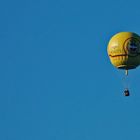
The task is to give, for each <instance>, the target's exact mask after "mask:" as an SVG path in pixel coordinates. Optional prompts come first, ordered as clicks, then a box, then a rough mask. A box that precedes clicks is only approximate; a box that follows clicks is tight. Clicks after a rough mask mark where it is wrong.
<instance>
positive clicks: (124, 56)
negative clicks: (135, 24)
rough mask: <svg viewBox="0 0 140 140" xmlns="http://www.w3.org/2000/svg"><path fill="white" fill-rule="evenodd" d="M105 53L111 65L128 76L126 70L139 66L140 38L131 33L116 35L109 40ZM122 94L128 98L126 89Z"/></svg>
mask: <svg viewBox="0 0 140 140" xmlns="http://www.w3.org/2000/svg"><path fill="white" fill-rule="evenodd" d="M107 52H108V56H109V58H110V61H111V63H112V65H113V66H115V67H116V68H118V69H122V70H125V75H126V76H128V70H130V69H135V68H136V67H138V66H139V65H140V36H139V35H138V34H136V33H133V32H120V33H117V34H115V35H114V36H113V37H112V38H111V39H110V41H109V44H108V48H107ZM124 94H125V96H129V90H128V88H126V89H125V91H124Z"/></svg>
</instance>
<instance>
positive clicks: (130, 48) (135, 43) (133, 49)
mask: <svg viewBox="0 0 140 140" xmlns="http://www.w3.org/2000/svg"><path fill="white" fill-rule="evenodd" d="M139 47H140V42H139V40H138V39H136V38H129V39H127V40H126V41H125V44H124V49H125V52H126V54H128V55H130V56H136V55H138V53H139V51H140V50H139Z"/></svg>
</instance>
